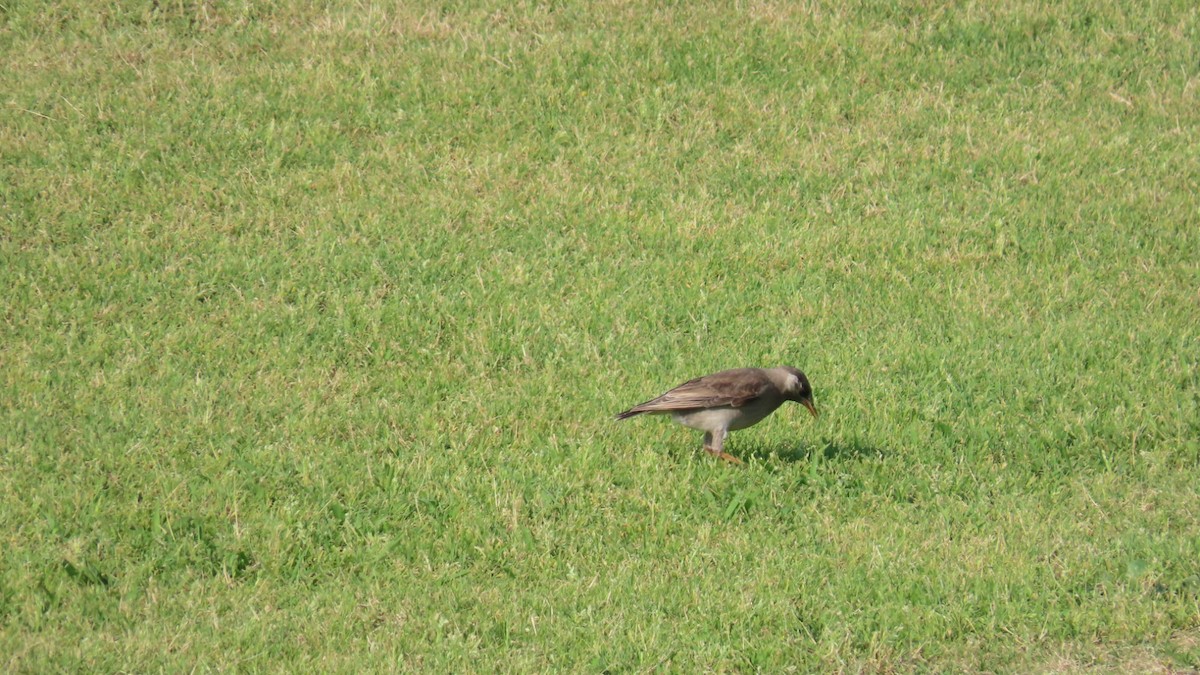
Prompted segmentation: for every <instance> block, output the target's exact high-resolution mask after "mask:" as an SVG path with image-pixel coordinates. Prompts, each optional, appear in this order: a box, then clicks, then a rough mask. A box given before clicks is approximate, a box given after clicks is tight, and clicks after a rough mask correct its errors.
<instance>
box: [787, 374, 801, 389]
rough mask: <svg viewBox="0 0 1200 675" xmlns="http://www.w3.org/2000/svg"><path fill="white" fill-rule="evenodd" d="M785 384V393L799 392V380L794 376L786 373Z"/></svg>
mask: <svg viewBox="0 0 1200 675" xmlns="http://www.w3.org/2000/svg"><path fill="white" fill-rule="evenodd" d="M785 382H786V384H785V387H784V388H785V389H786V390H787V391H799V390H800V378H798V377H796V376H795V375H793V374H791V373H788V376H787V380H786V381H785Z"/></svg>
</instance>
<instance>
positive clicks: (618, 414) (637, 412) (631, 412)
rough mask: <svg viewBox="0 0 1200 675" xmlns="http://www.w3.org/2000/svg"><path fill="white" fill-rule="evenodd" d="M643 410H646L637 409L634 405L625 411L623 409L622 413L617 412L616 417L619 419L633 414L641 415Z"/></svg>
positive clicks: (625, 418)
mask: <svg viewBox="0 0 1200 675" xmlns="http://www.w3.org/2000/svg"><path fill="white" fill-rule="evenodd" d="M644 412H646V411H645V410H638V409H637V406H634V407H632V408H630V409H629V410H626V411H625V412H623V413H617V419H619V420H627V419H629V418H630V417H633V416H634V415H641V414H642V413H644Z"/></svg>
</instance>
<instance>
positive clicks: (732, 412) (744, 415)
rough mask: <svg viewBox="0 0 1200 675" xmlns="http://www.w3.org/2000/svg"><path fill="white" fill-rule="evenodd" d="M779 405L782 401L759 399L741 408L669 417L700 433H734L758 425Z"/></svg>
mask: <svg viewBox="0 0 1200 675" xmlns="http://www.w3.org/2000/svg"><path fill="white" fill-rule="evenodd" d="M781 403H782V401H771V400H763V399H759V400H757V401H754V402H752V403H750V404H748V405H745V406H743V407H741V408H730V407H728V406H724V407H720V408H704V409H702V410H689V411H684V412H676V413H672V414H671V417H672V419H674V420H675V421H676V422H678V423H680V424H682V425H683V426H685V427H690V428H692V429H699V430H700V431H712V430H714V429H727V430H729V431H736V430H738V429H745V428H746V427H749V426H753V425H755V424H758V423H759V422H760V421H762V419H763V418H764V417H766V416H767V415H770V414H771V413H773V412H775V409H776V408H778V407H779V405H780V404H781Z"/></svg>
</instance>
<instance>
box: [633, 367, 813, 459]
mask: <svg viewBox="0 0 1200 675" xmlns="http://www.w3.org/2000/svg"><path fill="white" fill-rule="evenodd" d="M784 401H795V402H796V403H799V404H800V405H802V406H804V407H805V408H808V411H809V412H810V413H812V416H813V417H817V408H816V406H815V405H814V404H813V391H812V385H810V384H809V383H808V378H807V377H805V375H804V373H802V372H800V371H799V370H797V369H795V368H792V367H791V366H780V367H778V368H732V369H730V370H722V371H721V372H719V373H713V374H712V375H705V376H704V377H697V378H696V379H694V380H688V381H687V382H684V383H683V384H681V385H679V386H678V387H675V388H674V389H672V390H670V391H668V392H666V393H665V394H663V395H662V396H659V397H657V398H652V399H650V400H649V401H646V402H645V403H639V404H637V405H635V406H633V407H632V408H630V409H628V410H626V411H624V412H621V413H618V414H617V419H618V420H624V419H629V418H630V417H634V416H636V415H641V414H642V413H649V414H660V415H661V414H670V415H671V417H672V419H674V420H675V421H676V422H678V423H679V424H682V425H683V426H685V427H690V428H692V429H696V430H698V431H703V432H704V450H705V451H706V452H708V453H709V454H712V455H715V456H717V457H720V458H721V459H723V460H725V461H727V462H730V463H733V464H741V463H742V460H740V459H738V458H737V457H734V456H733V455H731V454H729V453H727V452H725V450H724V446H725V436H727V435H728V434H729V432H730V431H736V430H738V429H745V428H746V427H750V426H753V425H755V424H757V423H759V422H760V421H762V420H763V419H764V418H765V417H766V416H767V415H770V414H771V413H773V412H775V410H776V409H778V408H779V406H781V405H783V402H784Z"/></svg>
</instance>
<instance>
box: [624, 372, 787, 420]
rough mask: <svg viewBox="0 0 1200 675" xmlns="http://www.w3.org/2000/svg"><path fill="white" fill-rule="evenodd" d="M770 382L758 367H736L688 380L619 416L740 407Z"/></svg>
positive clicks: (766, 387)
mask: <svg viewBox="0 0 1200 675" xmlns="http://www.w3.org/2000/svg"><path fill="white" fill-rule="evenodd" d="M771 386H772V384H771V380H769V379H767V376H766V375H764V374H763V372H762V371H761V370H758V369H757V368H735V369H733V370H722V371H721V372H719V373H713V374H712V375H706V376H704V377H698V378H696V379H694V380H688V381H687V382H684V383H683V384H681V385H679V386H678V387H675V388H674V389H672V390H671V391H668V392H667V393H665V394H663V395H662V396H659V397H658V398H655V399H651V400H649V401H646V402H645V403H639V404H637V405H635V406H633V407H632V408H630V409H629V410H626V411H625V412H623V413H620V414H619V415H617V419H619V420H623V419H625V418H627V417H633V416H634V415H638V414H641V413H645V412H668V411H674V410H695V409H697V408H716V407H720V406H730V407H733V408H740V407H741V406H743V405H746V404H747V403H749V402H750V401H753V400H754V399H756V398H758V397H759V396H762V395H763V393H764V392H766V391H767V389H769V388H770V387H771Z"/></svg>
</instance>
